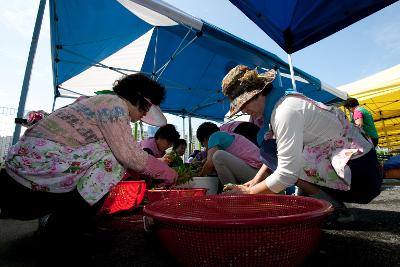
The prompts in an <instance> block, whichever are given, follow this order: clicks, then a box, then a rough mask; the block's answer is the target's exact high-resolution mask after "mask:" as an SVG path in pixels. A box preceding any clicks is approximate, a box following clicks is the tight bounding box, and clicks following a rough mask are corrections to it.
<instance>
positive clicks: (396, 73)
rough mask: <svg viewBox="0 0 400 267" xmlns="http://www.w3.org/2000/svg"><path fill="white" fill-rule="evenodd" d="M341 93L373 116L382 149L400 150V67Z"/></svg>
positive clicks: (374, 76) (358, 83) (363, 80)
mask: <svg viewBox="0 0 400 267" xmlns="http://www.w3.org/2000/svg"><path fill="white" fill-rule="evenodd" d="M338 89H340V90H341V91H344V92H347V93H348V94H349V96H350V97H354V98H356V99H357V100H358V102H359V103H360V105H362V106H364V107H365V108H367V109H368V110H369V111H370V112H371V114H372V116H373V118H374V122H375V127H376V129H377V130H378V134H379V146H380V147H386V148H390V149H394V148H400V64H399V65H396V66H394V67H391V68H389V69H386V70H384V71H382V72H378V73H376V74H374V75H371V76H369V77H367V78H364V79H362V80H359V81H356V82H352V83H349V84H346V85H343V86H340V87H338Z"/></svg>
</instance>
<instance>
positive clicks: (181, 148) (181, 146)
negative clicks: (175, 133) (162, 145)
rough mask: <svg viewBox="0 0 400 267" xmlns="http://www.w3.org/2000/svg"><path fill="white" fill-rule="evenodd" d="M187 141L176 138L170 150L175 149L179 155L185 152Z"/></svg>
mask: <svg viewBox="0 0 400 267" xmlns="http://www.w3.org/2000/svg"><path fill="white" fill-rule="evenodd" d="M186 148H187V142H186V140H185V139H178V140H176V142H175V143H174V145H173V146H172V151H175V152H176V153H177V154H178V155H179V156H180V157H182V156H183V155H184V154H185V151H186Z"/></svg>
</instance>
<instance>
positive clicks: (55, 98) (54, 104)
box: [51, 96, 57, 112]
mask: <svg viewBox="0 0 400 267" xmlns="http://www.w3.org/2000/svg"><path fill="white" fill-rule="evenodd" d="M56 100H57V97H56V96H54V100H53V106H52V107H51V112H53V111H54V109H55V107H56Z"/></svg>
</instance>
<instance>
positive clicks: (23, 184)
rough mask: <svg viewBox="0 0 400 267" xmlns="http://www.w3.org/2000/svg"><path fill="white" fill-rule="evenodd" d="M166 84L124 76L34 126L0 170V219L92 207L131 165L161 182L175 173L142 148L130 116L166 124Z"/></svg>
mask: <svg viewBox="0 0 400 267" xmlns="http://www.w3.org/2000/svg"><path fill="white" fill-rule="evenodd" d="M164 97H165V88H164V87H162V86H161V85H160V84H158V83H157V82H155V81H153V80H151V79H150V78H148V77H147V76H145V75H143V74H140V73H137V74H131V75H127V76H125V77H123V78H121V79H120V80H117V81H116V82H115V83H114V86H113V91H110V92H109V93H106V94H99V95H96V96H92V97H87V98H83V99H80V100H79V101H76V102H74V103H72V104H70V105H68V106H65V107H63V108H60V109H58V110H56V111H54V112H53V113H51V114H50V115H49V116H47V117H45V118H43V119H42V120H40V121H39V122H38V123H36V124H35V125H33V126H32V127H30V128H29V129H28V130H27V131H26V132H25V134H24V135H23V136H22V137H21V138H20V140H19V141H18V143H16V144H15V145H14V146H12V147H11V148H10V150H9V152H8V154H7V156H6V159H5V169H2V170H1V173H0V217H3V218H4V217H9V218H17V219H33V218H38V217H40V216H43V215H46V214H50V213H52V214H64V215H66V216H67V215H68V216H70V217H71V216H72V217H74V216H79V214H85V213H86V214H89V213H91V212H92V213H93V212H94V211H93V210H96V208H99V207H101V203H102V201H101V200H102V199H103V198H104V196H105V195H106V194H107V193H108V192H109V190H110V189H111V187H113V186H114V185H115V184H117V183H118V182H119V181H120V180H121V179H122V177H123V175H124V173H125V170H126V169H132V170H134V171H137V172H139V173H141V174H144V175H146V176H150V177H152V178H154V179H159V180H162V181H161V184H165V185H169V184H173V183H175V180H176V178H177V173H176V172H175V171H174V170H173V169H171V168H169V167H168V166H167V165H166V164H164V163H163V162H161V161H160V160H158V159H156V158H155V157H153V156H151V155H149V154H148V153H147V152H145V151H143V150H142V149H141V148H140V146H139V144H138V143H137V142H136V141H135V140H134V138H133V136H132V130H131V127H130V123H131V122H135V121H138V120H142V121H144V122H146V123H148V124H152V125H156V126H162V125H165V124H166V118H165V117H164V115H163V114H162V112H161V110H160V108H159V107H158V106H159V105H160V103H161V102H162V101H163V99H164Z"/></svg>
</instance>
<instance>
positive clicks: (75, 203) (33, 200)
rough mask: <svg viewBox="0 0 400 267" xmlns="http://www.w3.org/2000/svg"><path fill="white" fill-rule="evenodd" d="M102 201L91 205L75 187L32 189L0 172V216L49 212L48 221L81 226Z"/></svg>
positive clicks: (35, 215) (31, 216)
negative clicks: (66, 189)
mask: <svg viewBox="0 0 400 267" xmlns="http://www.w3.org/2000/svg"><path fill="white" fill-rule="evenodd" d="M103 200H104V198H103V199H102V200H100V201H99V202H98V203H96V204H95V205H94V206H90V205H89V204H88V203H87V202H86V201H85V200H84V199H83V198H82V197H81V196H80V194H79V193H78V191H77V190H76V189H75V190H74V191H72V192H67V193H49V192H39V191H33V190H31V189H30V188H27V187H25V186H23V185H21V184H20V183H18V182H16V181H15V180H14V179H13V178H11V177H10V176H9V175H8V173H7V172H6V170H5V169H2V170H1V171H0V209H1V213H0V218H12V219H19V220H32V219H35V218H39V217H42V216H44V215H48V214H52V216H51V217H53V218H52V219H51V220H57V221H59V222H64V224H65V225H67V224H68V227H82V226H84V225H85V224H90V223H91V221H92V220H94V217H95V215H96V214H97V212H98V210H99V209H100V208H101V206H102V204H103Z"/></svg>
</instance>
